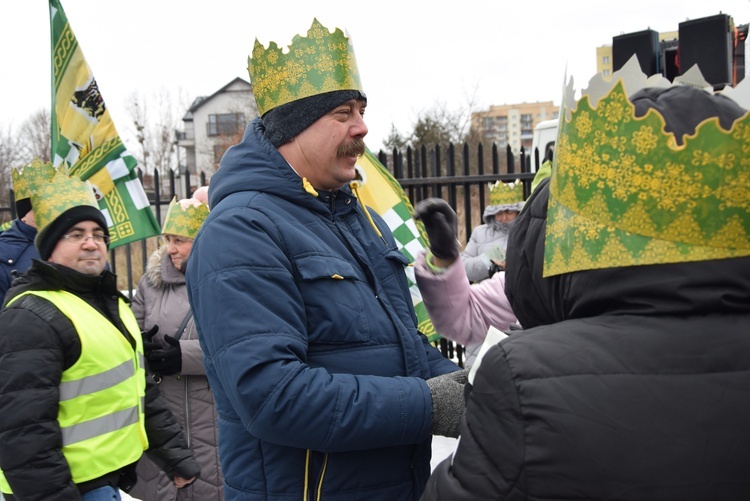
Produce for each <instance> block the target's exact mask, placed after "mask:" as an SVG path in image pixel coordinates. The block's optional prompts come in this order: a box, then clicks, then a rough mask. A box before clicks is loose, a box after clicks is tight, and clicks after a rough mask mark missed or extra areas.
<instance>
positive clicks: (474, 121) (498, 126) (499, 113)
mask: <svg viewBox="0 0 750 501" xmlns="http://www.w3.org/2000/svg"><path fill="white" fill-rule="evenodd" d="M559 112H560V108H559V106H555V105H554V104H553V103H552V101H543V102H535V103H520V104H501V105H492V106H490V108H489V110H486V111H479V112H474V113H472V114H471V127H472V129H473V130H475V131H478V132H479V135H480V137H481V139H482V142H486V143H495V144H496V145H497V146H498V148H505V147H506V146H508V145H510V147H511V149H512V150H513V152H514V153H515V154H517V153H519V152H520V151H521V147H522V146H523V148H524V149H525V150H528V149H529V148H530V147H531V140H532V137H533V135H534V127H536V124H538V123H539V122H541V121H543V120H551V119H554V118H557V117H558V114H559Z"/></svg>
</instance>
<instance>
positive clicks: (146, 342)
mask: <svg viewBox="0 0 750 501" xmlns="http://www.w3.org/2000/svg"><path fill="white" fill-rule="evenodd" d="M157 332H159V326H158V325H154V326H153V327H151V328H150V329H149V330H147V331H143V332H141V337H142V338H143V354H144V355H145V357H146V359H147V360H148V354H149V353H150V352H152V351H154V350H160V349H161V345H160V344H159V343H157V342H156V341H154V336H155V335H156V333H157Z"/></svg>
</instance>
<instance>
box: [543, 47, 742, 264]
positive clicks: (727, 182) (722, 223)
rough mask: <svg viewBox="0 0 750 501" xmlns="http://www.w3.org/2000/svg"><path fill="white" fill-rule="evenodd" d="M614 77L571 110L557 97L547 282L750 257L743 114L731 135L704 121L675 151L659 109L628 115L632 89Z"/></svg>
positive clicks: (631, 108)
mask: <svg viewBox="0 0 750 501" xmlns="http://www.w3.org/2000/svg"><path fill="white" fill-rule="evenodd" d="M636 65H637V61H636ZM696 71H697V70H696ZM617 76H618V75H617V74H615V78H613V82H614V86H613V87H612V88H611V89H610V90H609V91H606V90H603V89H604V87H603V86H602V85H601V82H598V83H597V82H594V80H593V79H592V85H591V86H590V88H591V89H592V90H594V91H597V90H598V91H599V96H594V97H593V98H591V97H590V96H589V95H586V94H584V95H583V96H582V97H581V99H580V100H579V101H578V103H577V106H576V107H575V109H574V110H573V109H572V106H566V102H567V103H568V104H570V103H571V102H572V101H571V100H570V99H567V100H566V99H563V110H562V111H561V120H560V127H561V130H560V131H559V134H558V140H557V143H556V148H555V157H554V160H553V163H554V166H553V168H552V176H551V179H550V198H549V206H548V213H547V233H546V238H545V249H544V276H552V275H558V274H561V273H570V272H574V271H580V270H590V269H599V268H613V267H619V266H639V265H649V264H665V263H680V262H690V261H703V260H710V259H725V258H733V257H741V256H748V255H750V113H746V114H745V115H743V116H742V117H741V118H739V119H737V120H736V121H735V122H734V123H733V126H732V128H731V129H730V130H724V129H722V128H721V127H720V125H719V122H718V119H717V118H711V119H708V120H705V121H704V122H702V123H701V124H699V125H698V127H697V128H696V131H695V134H694V135H688V136H685V137H684V140H683V141H684V143H683V144H682V145H680V146H678V145H677V142H676V141H675V138H674V135H673V134H672V133H668V132H665V130H664V128H665V120H664V118H663V117H662V115H661V114H660V113H659V112H658V111H656V110H655V109H650V110H649V111H648V112H647V113H646V114H645V115H644V116H642V117H636V116H635V108H634V106H633V104H632V103H631V102H630V100H629V99H628V95H632V94H633V92H635V90H638V89H633V87H634V85H633V80H632V79H630V78H622V79H618V78H617ZM701 79H702V76H701ZM642 80H645V78H643V79H642ZM626 82H627V85H628V87H627V91H628V93H626ZM641 83H642V82H641ZM594 84H596V85H594ZM663 85H664V83H663V82H661V83H659V86H663ZM597 86H598V87H599V89H597V88H595V87H597ZM568 89H569V90H570V89H572V87H571V86H569V87H568ZM738 89H739V86H738ZM748 89H750V86H748V87H744V88H743V91H744V92H747V91H748ZM568 97H570V93H568ZM728 97H730V98H732V96H731V95H729V96H728ZM745 99H746V98H745ZM735 100H736V101H737V102H738V104H740V105H741V106H742V103H741V102H740V101H738V100H737V99H735ZM592 102H593V103H592ZM743 108H747V106H743Z"/></svg>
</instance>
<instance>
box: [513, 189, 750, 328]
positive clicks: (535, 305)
mask: <svg viewBox="0 0 750 501" xmlns="http://www.w3.org/2000/svg"><path fill="white" fill-rule="evenodd" d="M548 199H549V180H547V179H545V180H544V181H543V182H542V183H541V184H540V185H539V187H538V188H537V190H536V191H534V193H533V194H532V195H531V197H530V198H529V200H528V201H527V202H526V207H525V208H524V210H523V211H521V213H520V214H519V216H518V217H517V218H516V219H515V224H514V225H513V228H512V229H511V231H510V235H509V237H508V249H507V253H506V275H505V278H506V282H505V293H506V295H507V296H508V300H509V301H510V304H511V306H512V308H513V312H514V313H515V314H516V316H517V318H518V320H519V322H520V323H521V325H523V326H524V328H530V327H535V326H537V325H545V324H550V323H555V322H560V321H563V320H569V319H573V318H586V317H594V316H598V315H624V314H636V315H675V314H691V315H701V314H709V313H730V312H747V311H750V257H743V258H734V259H716V260H710V261H696V262H690V263H676V264H660V265H649V266H625V267H617V268H606V269H599V270H586V271H578V272H573V273H567V274H562V275H557V276H552V277H547V278H543V277H542V271H543V266H544V238H545V232H546V229H547V202H548Z"/></svg>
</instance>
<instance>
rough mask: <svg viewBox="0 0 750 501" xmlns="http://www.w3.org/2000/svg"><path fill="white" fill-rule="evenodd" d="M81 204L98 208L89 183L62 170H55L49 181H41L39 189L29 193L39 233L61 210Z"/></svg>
mask: <svg viewBox="0 0 750 501" xmlns="http://www.w3.org/2000/svg"><path fill="white" fill-rule="evenodd" d="M82 205H89V206H91V207H94V208H95V209H99V205H98V204H97V203H96V197H95V196H94V189H93V187H92V186H91V183H89V182H88V181H81V180H80V178H78V177H76V176H72V177H68V176H67V175H66V174H65V172H64V171H56V172H55V174H54V176H52V178H51V179H50V180H49V181H45V182H43V183H42V184H41V186H40V187H39V190H37V191H35V192H34V193H32V194H31V206H32V207H34V217H35V218H36V224H37V230H38V232H39V234H41V233H42V231H43V230H44V228H46V227H47V225H49V224H50V223H51V222H52V221H54V220H55V219H57V218H58V217H59V216H60V215H61V214H62V213H63V212H65V211H67V210H68V209H72V208H73V207H79V206H82Z"/></svg>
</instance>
